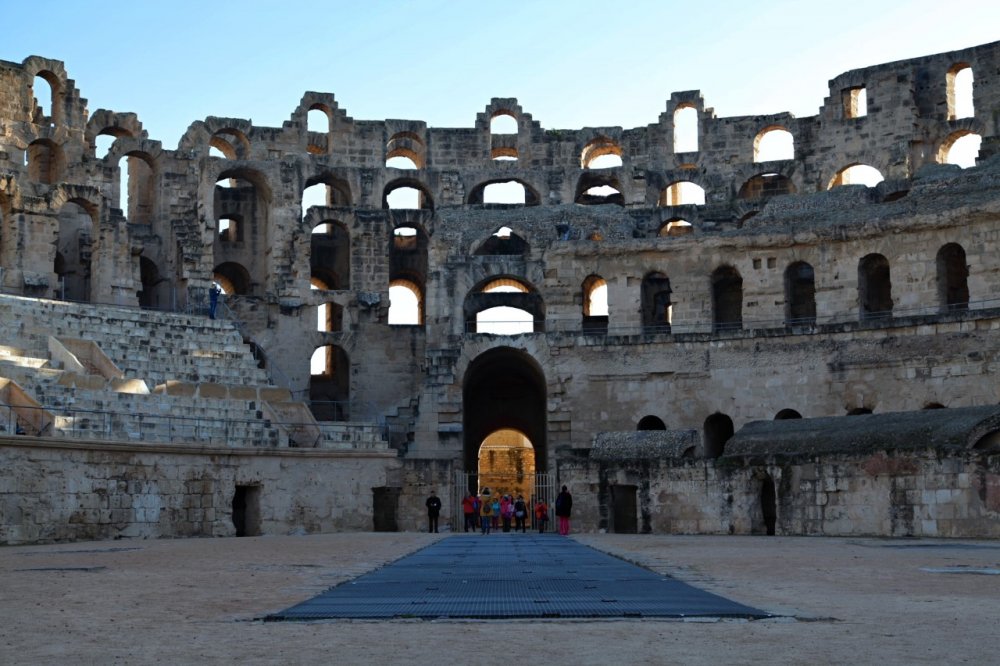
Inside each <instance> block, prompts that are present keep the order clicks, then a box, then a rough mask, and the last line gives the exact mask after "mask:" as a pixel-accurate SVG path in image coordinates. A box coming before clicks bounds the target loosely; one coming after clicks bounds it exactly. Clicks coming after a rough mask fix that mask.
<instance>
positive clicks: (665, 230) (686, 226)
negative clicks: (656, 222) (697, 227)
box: [659, 217, 694, 237]
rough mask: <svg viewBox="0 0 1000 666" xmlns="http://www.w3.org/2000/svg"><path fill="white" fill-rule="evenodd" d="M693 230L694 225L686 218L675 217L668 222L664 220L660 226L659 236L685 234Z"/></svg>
mask: <svg viewBox="0 0 1000 666" xmlns="http://www.w3.org/2000/svg"><path fill="white" fill-rule="evenodd" d="M692 231H694V227H693V226H692V225H691V223H690V222H688V221H687V220H682V219H681V218H679V217H677V218H674V219H672V220H670V221H668V222H666V223H665V224H664V225H663V226H662V227H660V233H659V235H660V236H669V237H673V236H686V235H687V234H689V233H691V232H692Z"/></svg>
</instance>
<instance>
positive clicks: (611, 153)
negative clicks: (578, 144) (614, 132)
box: [580, 137, 622, 169]
mask: <svg viewBox="0 0 1000 666" xmlns="http://www.w3.org/2000/svg"><path fill="white" fill-rule="evenodd" d="M621 165H622V149H621V146H619V145H618V144H617V143H616V142H615V141H613V140H611V139H609V138H607V137H601V138H599V139H594V140H593V141H591V142H590V143H588V144H587V146H586V147H585V148H584V149H583V152H582V153H581V154H580V166H581V167H583V168H584V169H614V168H615V167H620V166H621Z"/></svg>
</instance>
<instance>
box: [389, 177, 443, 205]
mask: <svg viewBox="0 0 1000 666" xmlns="http://www.w3.org/2000/svg"><path fill="white" fill-rule="evenodd" d="M404 188H409V189H413V190H416V191H417V197H416V202H415V204H416V205H415V206H414V208H418V209H421V210H434V199H433V197H432V196H431V192H430V189H428V187H427V186H426V185H424V184H423V183H422V182H420V181H419V180H417V179H415V178H397V179H395V180H393V181H391V182H390V183H389V184H387V185H386V186H385V189H383V190H382V208H386V209H388V208H390V207H391V206H390V205H389V203H390V202H389V195H391V194H392V193H393V192H395V191H396V190H399V189H404Z"/></svg>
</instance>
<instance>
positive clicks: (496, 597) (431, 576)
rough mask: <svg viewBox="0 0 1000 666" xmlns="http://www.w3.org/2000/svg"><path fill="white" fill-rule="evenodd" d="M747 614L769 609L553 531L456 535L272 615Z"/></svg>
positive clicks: (759, 614) (307, 617) (299, 617)
mask: <svg viewBox="0 0 1000 666" xmlns="http://www.w3.org/2000/svg"><path fill="white" fill-rule="evenodd" d="M395 617H412V618H428V619H429V618H538V617H560V618H580V617H591V618H596V617H674V618H683V617H740V618H763V617H770V614H769V613H766V612H764V611H761V610H759V609H756V608H751V607H749V606H744V605H742V604H738V603H735V602H733V601H729V600H728V599H725V598H723V597H720V596H718V595H715V594H711V593H709V592H705V591H703V590H699V589H697V588H694V587H691V586H690V585H687V584H685V583H682V582H680V581H677V580H674V579H672V578H667V577H664V576H661V575H658V574H655V573H653V572H651V571H648V570H646V569H642V568H640V567H638V566H636V565H634V564H629V563H628V562H625V561H623V560H620V559H618V558H615V557H612V556H611V555H607V554H605V553H602V552H600V551H597V550H594V549H593V548H590V547H588V546H584V545H581V544H579V543H577V542H576V541H573V540H572V539H567V538H564V537H560V536H557V535H554V534H493V535H489V536H486V537H480V536H478V535H476V536H452V537H449V538H445V539H443V540H441V541H439V542H437V543H435V544H433V545H431V546H428V547H427V548H424V549H422V550H420V551H417V552H416V553H413V554H412V555H408V556H407V557H404V558H402V559H400V560H398V561H396V562H394V563H392V564H390V565H388V566H386V567H384V568H382V569H379V570H377V571H373V572H371V573H368V574H365V575H363V576H361V577H359V578H356V579H354V580H351V581H347V582H344V583H342V584H340V585H338V586H336V587H333V588H330V589H329V590H327V591H326V592H324V593H323V594H321V595H319V596H317V597H314V598H312V599H309V600H308V601H304V602H303V603H301V604H298V605H297V606H292V607H291V608H288V609H286V610H283V611H281V612H280V613H275V614H274V615H270V616H268V617H267V618H265V619H266V620H269V621H282V620H319V619H330V618H356V619H362V618H395Z"/></svg>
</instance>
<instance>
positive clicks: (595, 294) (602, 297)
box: [583, 275, 609, 318]
mask: <svg viewBox="0 0 1000 666" xmlns="http://www.w3.org/2000/svg"><path fill="white" fill-rule="evenodd" d="M608 314H609V313H608V283H607V282H606V281H605V280H604V278H602V277H601V276H600V275H591V276H590V277H588V278H587V279H586V280H584V282H583V316H584V317H605V318H607V316H608Z"/></svg>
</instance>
